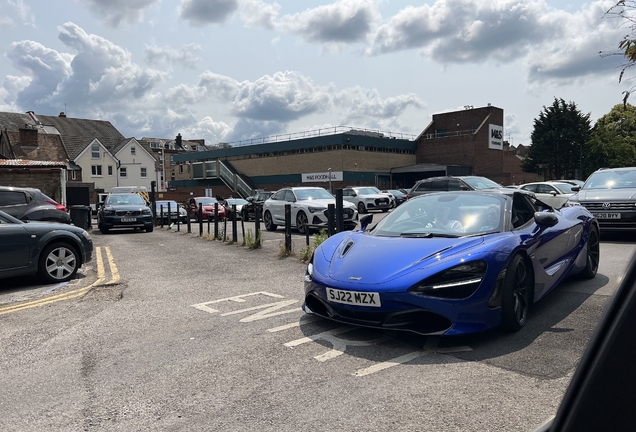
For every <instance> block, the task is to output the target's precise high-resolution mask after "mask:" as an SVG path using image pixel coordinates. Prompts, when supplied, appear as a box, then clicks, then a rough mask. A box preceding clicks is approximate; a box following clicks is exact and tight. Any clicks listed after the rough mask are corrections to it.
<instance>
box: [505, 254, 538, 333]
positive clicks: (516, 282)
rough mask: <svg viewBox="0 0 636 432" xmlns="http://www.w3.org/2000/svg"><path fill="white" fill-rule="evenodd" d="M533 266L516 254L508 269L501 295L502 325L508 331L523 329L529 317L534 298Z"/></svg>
mask: <svg viewBox="0 0 636 432" xmlns="http://www.w3.org/2000/svg"><path fill="white" fill-rule="evenodd" d="M532 277H533V275H532V267H531V266H530V265H529V264H528V263H527V262H526V260H524V259H523V257H522V256H521V255H515V256H514V257H513V258H512V261H511V262H510V264H509V265H508V268H507V269H506V276H505V278H504V285H503V292H502V295H501V326H502V328H503V330H505V331H507V332H516V331H519V330H521V327H523V326H524V324H525V323H526V320H527V318H528V311H529V310H530V303H531V301H532V300H531V299H532V286H533V285H532Z"/></svg>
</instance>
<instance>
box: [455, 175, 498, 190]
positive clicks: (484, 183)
mask: <svg viewBox="0 0 636 432" xmlns="http://www.w3.org/2000/svg"><path fill="white" fill-rule="evenodd" d="M462 180H464V181H465V182H466V183H468V184H469V185H471V186H472V187H474V188H475V189H492V188H500V187H501V185H500V184H499V183H495V182H494V181H492V180H490V179H489V178H486V177H462Z"/></svg>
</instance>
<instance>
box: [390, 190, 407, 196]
mask: <svg viewBox="0 0 636 432" xmlns="http://www.w3.org/2000/svg"><path fill="white" fill-rule="evenodd" d="M388 191H389V193H391V194H393V195H397V196H402V195H404V194H403V193H402V192H400V191H399V190H397V189H388Z"/></svg>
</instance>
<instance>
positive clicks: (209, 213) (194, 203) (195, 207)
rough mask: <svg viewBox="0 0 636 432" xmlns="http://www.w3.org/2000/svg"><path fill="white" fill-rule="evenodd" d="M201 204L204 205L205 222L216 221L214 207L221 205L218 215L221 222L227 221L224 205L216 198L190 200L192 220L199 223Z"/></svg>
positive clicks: (189, 214) (189, 207)
mask: <svg viewBox="0 0 636 432" xmlns="http://www.w3.org/2000/svg"><path fill="white" fill-rule="evenodd" d="M199 203H200V204H201V205H202V210H201V211H202V216H203V221H207V220H208V218H209V219H210V220H214V205H215V204H217V203H218V204H219V206H218V207H219V209H218V215H219V220H223V219H225V207H223V203H222V202H220V201H219V200H218V199H216V198H214V197H195V198H190V199H189V200H188V205H187V210H188V217H189V218H190V219H196V220H197V222H199Z"/></svg>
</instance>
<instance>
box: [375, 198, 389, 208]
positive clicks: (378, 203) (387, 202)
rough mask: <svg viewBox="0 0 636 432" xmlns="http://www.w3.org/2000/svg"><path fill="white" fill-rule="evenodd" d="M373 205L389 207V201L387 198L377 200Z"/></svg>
mask: <svg viewBox="0 0 636 432" xmlns="http://www.w3.org/2000/svg"><path fill="white" fill-rule="evenodd" d="M375 205H377V206H381V205H389V199H388V198H378V199H376V200H375Z"/></svg>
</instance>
